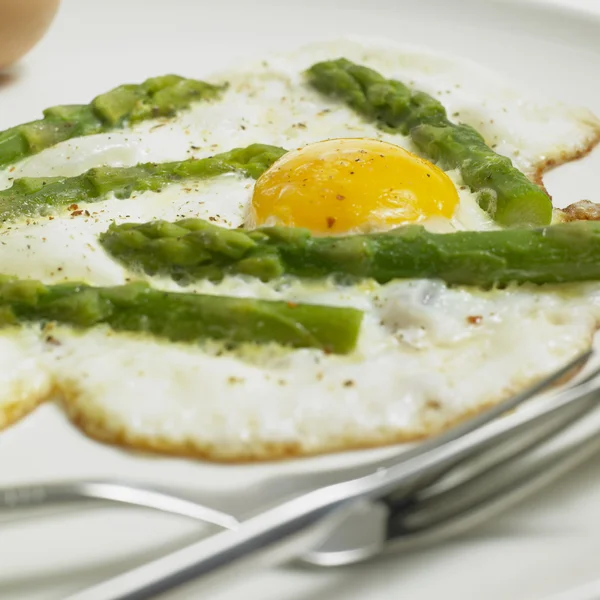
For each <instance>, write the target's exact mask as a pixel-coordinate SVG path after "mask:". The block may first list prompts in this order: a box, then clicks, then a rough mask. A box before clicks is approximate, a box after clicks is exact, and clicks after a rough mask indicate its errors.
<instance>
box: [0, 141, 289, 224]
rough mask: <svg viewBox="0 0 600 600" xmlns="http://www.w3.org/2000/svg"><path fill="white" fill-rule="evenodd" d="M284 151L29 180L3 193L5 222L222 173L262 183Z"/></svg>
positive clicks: (251, 149)
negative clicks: (49, 209)
mask: <svg viewBox="0 0 600 600" xmlns="http://www.w3.org/2000/svg"><path fill="white" fill-rule="evenodd" d="M284 153H285V150H283V149H281V148H277V147H275V146H266V145H263V144H252V145H251V146H248V147H247V148H236V149H234V150H230V151H229V152H224V153H223V154H217V155H215V156H212V157H209V158H201V159H193V158H192V159H188V160H184V161H180V162H170V163H145V164H139V165H136V166H135V167H98V168H96V169H90V170H89V171H87V172H86V173H83V174H82V175H78V176H76V177H26V178H22V179H17V180H15V182H14V183H13V185H12V187H10V188H8V189H6V190H2V191H0V221H6V220H8V219H14V218H16V217H19V216H27V217H33V216H35V215H38V214H40V213H43V212H44V210H46V209H48V208H52V207H59V206H68V205H70V204H72V203H74V202H94V201H97V200H102V199H103V198H104V196H105V195H106V194H108V193H109V192H113V193H114V194H115V196H116V197H117V198H121V199H123V198H129V197H130V196H131V194H132V193H133V192H144V191H153V192H157V191H160V190H161V188H162V187H164V186H165V185H167V184H169V183H174V182H177V181H184V180H191V179H208V178H210V177H216V176H217V175H221V174H223V173H231V172H236V173H242V174H244V175H246V176H247V177H254V178H257V177H259V176H260V175H261V174H262V173H263V172H264V171H266V170H267V169H268V168H269V167H270V166H271V165H272V164H273V163H274V162H275V161H276V160H277V159H278V158H279V157H280V156H282V155H283V154H284Z"/></svg>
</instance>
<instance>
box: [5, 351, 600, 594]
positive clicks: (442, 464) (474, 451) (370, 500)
mask: <svg viewBox="0 0 600 600" xmlns="http://www.w3.org/2000/svg"><path fill="white" fill-rule="evenodd" d="M588 357H589V355H588V354H586V355H583V356H580V357H578V359H576V360H575V361H573V362H571V363H569V364H568V365H566V366H565V367H564V368H563V369H560V370H559V371H557V372H556V373H553V374H552V375H551V376H550V377H548V378H546V379H544V380H543V381H541V382H539V383H538V384H536V386H533V387H532V388H530V389H529V390H527V391H526V392H524V393H522V394H519V395H518V396H515V397H514V398H511V399H509V400H508V401H506V402H503V403H501V404H499V405H497V406H496V407H494V408H493V409H490V410H488V411H485V412H484V413H482V414H481V415H479V416H478V417H475V418H474V419H471V420H469V421H467V422H465V423H463V424H462V425H459V426H457V427H455V428H453V429H452V430H450V431H448V432H447V433H446V434H443V435H441V436H438V437H437V438H435V439H433V440H431V441H429V442H426V443H423V444H421V445H419V446H418V447H416V448H414V449H413V450H412V451H409V452H406V453H404V454H403V455H401V456H399V457H395V458H394V459H391V460H389V461H387V462H386V464H385V467H384V468H379V469H377V470H376V471H375V472H373V468H372V467H371V473H370V474H368V475H363V476H362V477H358V478H355V479H351V480H348V481H345V482H343V483H337V484H333V485H329V486H326V487H324V488H319V489H317V490H314V491H312V492H309V493H305V494H303V495H301V496H299V497H296V498H293V499H291V500H288V501H286V502H283V503H281V504H279V505H277V506H275V507H274V508H270V509H268V510H266V511H263V512H260V513H259V514H257V515H255V516H250V517H249V518H247V519H245V520H244V521H243V523H242V524H241V525H240V526H239V527H238V528H237V531H226V532H223V533H219V534H216V535H214V536H211V537H210V538H207V539H204V540H202V541H200V542H197V543H195V544H193V545H191V546H189V547H187V548H184V549H182V550H180V551H177V552H175V553H173V554H171V555H168V556H166V557H164V558H161V559H158V560H155V561H152V562H151V563H148V564H147V565H145V566H142V567H139V568H137V569H134V570H132V571H130V572H129V573H125V574H123V575H120V576H117V577H116V578H113V579H111V580H108V581H106V582H104V583H101V584H99V585H97V586H94V587H92V588H90V589H89V590H86V591H83V592H80V593H78V594H75V595H73V596H72V597H71V600H109V599H110V600H117V599H119V600H125V599H133V598H136V599H138V598H149V597H153V596H154V595H156V594H157V593H159V592H162V591H165V590H167V589H170V588H171V587H175V586H177V585H181V584H183V583H185V582H187V581H189V580H191V579H193V578H196V577H199V576H201V575H204V577H203V581H204V582H206V583H207V584H210V583H211V581H212V582H214V580H215V578H219V576H223V575H225V574H227V573H229V571H230V570H231V569H232V568H235V569H236V570H238V569H240V568H241V567H242V566H246V567H249V566H252V565H256V564H257V563H259V564H279V563H281V562H285V561H288V560H290V559H293V558H298V557H302V559H303V560H304V561H305V562H310V563H312V564H318V565H333V564H336V565H338V564H347V563H349V562H355V561H357V560H364V559H365V558H369V557H371V556H374V555H376V554H378V553H380V552H382V551H385V550H389V549H392V548H395V549H402V548H406V547H409V546H411V547H412V546H414V545H415V544H422V543H431V542H432V541H438V540H440V539H443V538H445V537H447V536H448V535H452V534H455V533H456V532H458V531H461V530H464V529H465V528H467V527H469V526H472V525H473V524H475V523H477V522H480V521H481V520H483V519H486V518H488V517H489V516H490V515H491V514H493V513H495V512H497V511H498V510H500V509H502V508H505V507H506V506H508V505H510V504H512V503H514V502H515V501H517V500H518V499H520V498H521V497H522V496H524V495H525V494H527V493H530V492H531V491H533V490H534V489H537V488H539V487H540V486H541V485H543V484H544V483H547V482H548V481H550V480H551V479H553V478H555V477H557V476H559V475H560V474H561V473H562V472H564V471H565V470H566V469H568V468H570V467H571V466H572V465H573V464H576V463H577V462H580V461H581V460H583V459H584V458H585V457H586V456H589V455H590V453H592V452H593V451H595V450H596V448H597V446H598V445H599V443H598V442H596V440H597V439H598V437H599V436H597V435H595V434H596V433H597V431H598V429H600V425H597V428H596V429H592V430H591V431H589V432H587V433H586V434H585V435H583V436H580V437H579V438H578V439H577V441H576V442H571V443H570V444H567V445H564V446H563V447H562V448H558V449H555V450H553V451H552V452H550V453H548V452H545V453H541V454H540V450H542V449H545V447H546V446H547V445H548V444H550V445H551V444H552V443H553V442H556V440H558V439H559V438H560V436H561V435H563V434H562V433H561V432H563V431H564V430H566V429H567V430H568V429H569V428H571V426H572V424H573V423H577V421H580V420H581V417H582V416H584V415H585V414H587V413H589V412H590V411H591V410H592V409H593V408H594V407H595V406H596V404H597V395H598V394H597V389H598V384H597V381H596V378H597V375H598V373H599V372H598V371H596V372H594V373H592V374H591V375H590V376H589V377H588V378H586V379H585V380H583V381H580V382H579V383H577V384H576V385H574V386H572V387H570V388H568V389H567V390H564V391H560V392H556V393H554V394H553V395H550V396H549V397H544V398H543V399H542V398H540V399H538V400H537V401H535V402H533V403H532V406H528V407H527V409H523V410H522V411H519V412H516V413H513V414H510V415H508V416H505V417H504V418H502V419H496V417H498V416H500V415H502V414H504V413H505V412H507V411H510V410H511V409H513V408H515V407H516V406H518V405H519V404H521V403H523V402H525V401H526V400H528V399H530V398H531V397H532V396H534V395H537V394H539V393H540V392H541V391H543V390H544V389H546V388H548V387H549V386H550V385H552V384H553V383H555V382H556V381H558V380H559V379H560V378H561V377H563V376H564V375H565V374H566V373H567V372H568V371H570V370H571V369H574V368H576V367H578V366H580V365H581V364H583V363H584V362H585V361H586V360H587V358H588ZM542 400H543V402H542ZM529 409H531V410H529ZM492 421H493V422H492ZM536 453H537V455H536ZM367 468H368V467H367ZM133 488H134V489H137V492H140V488H139V487H138V488H136V487H135V486H133ZM98 489H102V488H97V489H96V491H98ZM107 489H109V488H106V487H105V488H104V490H105V492H106V490H107ZM13 491H14V490H13ZM63 491H64V490H63ZM71 491H72V490H71ZM113 492H114V489H113ZM151 492H152V491H151ZM87 493H88V494H89V493H90V492H89V490H88V492H87ZM153 493H154V494H155V495H154V499H153V500H148V498H149V497H146V500H145V501H144V502H141V504H144V505H146V506H153V507H154V508H159V509H164V508H165V504H166V505H169V502H168V501H167V500H168V498H167V497H166V496H156V493H157V492H156V491H153ZM106 495H107V494H106V493H105V494H104V496H105V497H106ZM108 495H110V494H108ZM17 496H18V494H17ZM17 496H13V497H17ZM113 496H114V493H113ZM117 496H118V494H117ZM167 496H168V494H167ZM30 497H33V496H32V495H31V494H30ZM134 497H135V494H133V495H131V494H130V495H129V497H127V494H122V495H121V497H119V498H114V499H117V500H119V501H128V502H131V501H132V500H133V499H134ZM138 500H139V498H138ZM157 500H160V501H157ZM179 500H181V499H179ZM14 503H15V502H13V504H14ZM169 506H170V508H169V510H170V511H171V512H178V513H179V514H184V513H185V514H187V515H188V516H194V514H195V515H197V516H200V515H202V514H207V515H208V516H209V517H215V515H211V514H209V513H202V512H201V511H200V512H198V511H194V510H190V509H191V508H192V507H190V506H188V505H186V504H185V503H184V504H179V509H177V503H174V504H172V505H169ZM173 507H175V508H173ZM203 508H205V507H203ZM373 511H375V512H378V513H379V514H380V516H381V522H382V523H383V524H384V525H385V526H383V527H381V528H379V529H378V530H377V531H376V532H375V535H374V536H370V537H373V539H369V540H368V543H366V544H365V543H363V544H358V546H357V547H355V548H348V547H341V548H335V544H333V546H334V548H333V549H331V543H330V542H331V540H332V539H333V540H335V538H336V536H337V535H338V534H339V533H340V531H342V532H343V531H344V529H345V528H347V527H348V526H349V524H352V523H356V522H357V520H358V521H360V519H363V518H364V516H365V515H372V514H373ZM349 516H351V518H349ZM222 517H223V515H220V516H217V519H218V520H220V521H221V522H220V523H219V524H221V525H223V524H225V525H227V519H225V521H223V519H222ZM201 518H204V517H201ZM212 520H213V521H214V520H215V519H214V518H213V519H212ZM230 524H231V525H232V526H235V523H233V522H231V523H230ZM325 540H327V542H326V543H325V545H323V542H324V541H325ZM315 548H316V549H315ZM209 576H210V577H209Z"/></svg>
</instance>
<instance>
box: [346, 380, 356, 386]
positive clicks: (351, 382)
mask: <svg viewBox="0 0 600 600" xmlns="http://www.w3.org/2000/svg"><path fill="white" fill-rule="evenodd" d="M353 386H354V381H352V379H346V381H344V387H353Z"/></svg>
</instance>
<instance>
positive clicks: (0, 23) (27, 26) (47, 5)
mask: <svg viewBox="0 0 600 600" xmlns="http://www.w3.org/2000/svg"><path fill="white" fill-rule="evenodd" d="M59 3H60V0H0V69H3V68H4V67H7V66H9V65H10V64H12V63H14V62H15V61H16V60H18V59H19V58H21V57H22V56H23V55H24V54H26V53H27V52H29V50H31V49H32V48H33V47H34V46H35V45H36V44H37V42H39V41H40V40H41V39H42V37H43V35H44V34H45V33H46V31H47V29H48V27H49V26H50V23H51V22H52V19H53V18H54V15H55V14H56V10H57V8H58V5H59Z"/></svg>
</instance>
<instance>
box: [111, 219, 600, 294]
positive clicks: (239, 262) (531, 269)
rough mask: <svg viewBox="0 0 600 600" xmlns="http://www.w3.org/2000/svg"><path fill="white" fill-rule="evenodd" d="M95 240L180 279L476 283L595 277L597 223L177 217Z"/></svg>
mask: <svg viewBox="0 0 600 600" xmlns="http://www.w3.org/2000/svg"><path fill="white" fill-rule="evenodd" d="M100 241H101V243H102V245H103V246H104V248H105V249H106V250H107V251H108V252H109V253H110V254H111V255H113V256H114V257H115V258H116V259H117V260H119V261H120V262H122V263H123V264H125V265H127V266H128V267H130V268H134V269H141V270H143V271H145V272H146V273H148V274H150V275H155V274H169V275H170V276H172V277H173V278H174V279H176V280H178V281H181V282H183V283H186V282H189V281H191V280H194V279H200V278H208V279H213V280H219V279H221V278H223V277H224V276H225V275H228V274H243V275H249V276H252V277H258V278H260V279H262V280H264V281H268V280H270V279H274V278H277V277H281V276H283V275H293V276H297V277H306V278H319V277H327V276H330V275H336V276H338V277H340V276H341V277H342V278H344V277H350V278H372V279H375V280H376V281H378V282H380V283H385V282H387V281H390V280H392V279H396V278H434V279H442V280H444V281H446V282H448V283H451V284H464V285H478V286H484V287H487V286H492V285H495V284H508V283H511V282H516V283H525V282H532V283H562V282H573V281H585V280H600V222H594V221H585V222H583V221H582V222H572V223H564V224H560V225H551V226H549V227H544V228H538V229H532V228H521V229H517V228H514V229H506V230H495V231H459V232H456V233H446V234H435V233H429V232H427V231H426V230H425V229H424V228H423V227H421V226H418V225H407V226H402V227H399V228H397V229H393V230H391V231H388V232H385V233H372V234H364V235H349V236H343V237H341V236H340V237H313V236H311V234H310V232H309V231H308V230H305V229H295V228H286V227H269V228H262V229H256V230H253V231H243V230H239V229H236V230H231V229H224V228H221V227H217V226H215V225H213V224H212V223H207V222H206V221H202V220H200V219H184V220H181V221H177V222H175V223H168V222H165V221H154V222H150V223H142V224H137V223H123V224H121V225H116V224H113V225H111V226H110V228H109V229H108V231H107V232H105V233H103V234H102V235H101V236H100Z"/></svg>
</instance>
